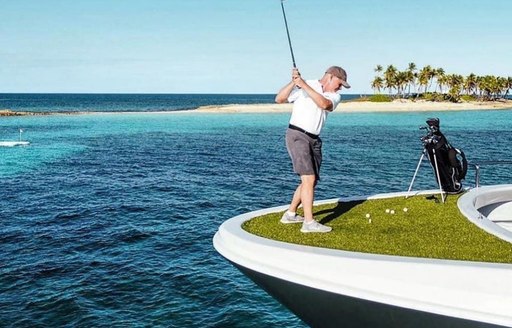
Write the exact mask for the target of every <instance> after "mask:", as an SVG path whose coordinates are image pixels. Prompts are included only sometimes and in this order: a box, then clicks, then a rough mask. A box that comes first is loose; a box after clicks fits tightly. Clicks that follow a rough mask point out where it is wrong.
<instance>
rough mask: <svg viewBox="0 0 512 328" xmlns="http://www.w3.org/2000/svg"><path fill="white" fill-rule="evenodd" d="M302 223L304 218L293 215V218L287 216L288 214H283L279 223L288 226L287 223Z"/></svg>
mask: <svg viewBox="0 0 512 328" xmlns="http://www.w3.org/2000/svg"><path fill="white" fill-rule="evenodd" d="M302 222H304V218H303V217H302V216H300V215H297V214H295V216H292V215H290V214H288V212H284V214H283V216H282V217H281V223H284V224H288V223H302Z"/></svg>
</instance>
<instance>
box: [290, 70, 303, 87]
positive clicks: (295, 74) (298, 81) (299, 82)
mask: <svg viewBox="0 0 512 328" xmlns="http://www.w3.org/2000/svg"><path fill="white" fill-rule="evenodd" d="M292 82H293V84H295V85H296V86H297V87H299V88H302V87H303V86H304V84H305V83H306V82H305V81H304V80H303V79H302V77H301V76H300V72H299V70H298V69H297V68H294V69H293V70H292Z"/></svg>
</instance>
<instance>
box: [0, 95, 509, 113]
mask: <svg viewBox="0 0 512 328" xmlns="http://www.w3.org/2000/svg"><path fill="white" fill-rule="evenodd" d="M496 109H503V110H507V109H512V100H500V101H483V102H479V101H472V102H462V103H452V102H432V101H424V100H420V101H415V102H413V101H411V100H403V99H398V100H394V101H392V102H380V103H378V102H370V101H353V100H351V101H345V102H343V101H342V102H341V103H340V104H339V105H338V107H337V108H336V110H335V111H334V112H333V113H352V112H354V113H364V112H425V111H462V110H496ZM291 110H292V104H274V103H269V104H229V105H208V106H201V107H198V108H195V109H186V110H177V111H155V112H151V111H147V112H146V111H144V112H122V111H120V112H100V111H98V112H96V111H94V112H84V111H80V112H70V111H66V112H28V111H27V112H25V111H21V112H18V111H12V110H9V109H1V110H0V117H11V116H45V115H84V114H137V113H139V114H140V113H145V114H184V113H225V114H232V113H287V112H291Z"/></svg>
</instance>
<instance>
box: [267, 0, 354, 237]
mask: <svg viewBox="0 0 512 328" xmlns="http://www.w3.org/2000/svg"><path fill="white" fill-rule="evenodd" d="M283 1H284V0H281V9H282V12H283V19H284V24H285V27H286V35H287V36H288V46H289V47H290V54H291V56H292V64H293V70H292V80H291V81H290V82H289V83H288V84H287V85H285V86H284V87H283V88H281V90H279V92H278V94H277V96H276V102H277V103H286V102H291V103H293V111H292V116H291V118H290V124H289V125H288V129H287V130H286V148H287V150H288V154H289V155H290V157H291V159H292V165H293V170H294V171H295V173H297V174H298V175H299V176H300V184H299V186H298V187H297V189H296V190H295V192H294V194H293V198H292V202H291V203H290V206H289V207H288V210H287V211H286V212H285V213H284V214H283V217H282V218H281V222H282V223H302V228H301V229H300V231H302V232H329V231H331V230H332V228H331V227H327V226H324V225H323V224H320V223H319V222H317V221H315V220H314V218H313V200H314V198H315V186H316V184H317V182H318V180H319V179H320V165H321V164H322V139H320V131H321V130H322V127H323V126H324V123H325V119H326V118H327V113H328V112H332V111H333V110H334V109H335V108H336V106H338V104H339V102H340V100H341V96H340V95H339V94H338V93H337V92H338V91H339V90H341V88H342V86H344V87H345V88H350V85H349V84H348V83H347V73H346V72H345V70H344V69H343V68H341V67H339V66H331V67H329V68H328V69H327V70H326V71H325V74H324V76H323V77H322V78H321V79H320V80H308V81H305V80H303V79H302V77H301V76H300V72H299V70H298V69H297V65H296V64H295V56H294V55H293V48H292V42H291V39H290V31H289V30H288V22H287V20H286V12H285V10H284V5H283ZM301 204H302V208H303V210H304V217H302V216H300V215H297V208H298V207H299V206H300V205H301Z"/></svg>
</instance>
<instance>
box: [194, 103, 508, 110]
mask: <svg viewBox="0 0 512 328" xmlns="http://www.w3.org/2000/svg"><path fill="white" fill-rule="evenodd" d="M291 109H292V105H291V104H254V105H239V104H232V105H224V106H203V107H199V108H197V109H194V110H193V111H194V112H205V113H281V112H290V111H291ZM489 109H512V100H506V101H505V100H503V101H485V102H463V103H451V102H432V101H416V102H413V101H409V100H395V101H393V102H381V103H377V102H369V101H347V102H341V103H340V104H339V105H338V107H337V108H336V110H335V111H334V112H333V113H342V112H403V111H411V112H412V111H443V110H447V111H453V110H489Z"/></svg>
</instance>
